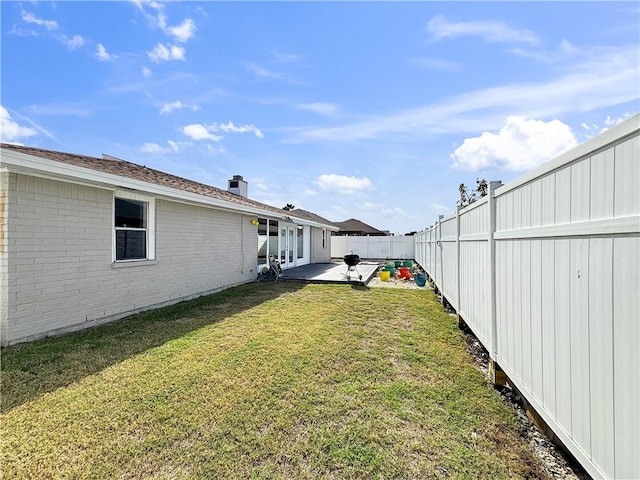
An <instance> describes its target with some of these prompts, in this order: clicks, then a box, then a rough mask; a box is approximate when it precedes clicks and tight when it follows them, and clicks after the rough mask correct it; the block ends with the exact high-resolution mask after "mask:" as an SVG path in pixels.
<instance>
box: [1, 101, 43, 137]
mask: <svg viewBox="0 0 640 480" xmlns="http://www.w3.org/2000/svg"><path fill="white" fill-rule="evenodd" d="M37 134H38V132H37V131H36V130H35V129H34V128H31V127H24V126H22V125H18V123H17V122H15V121H14V120H12V119H11V115H10V114H9V112H8V111H7V109H6V108H4V107H3V106H1V105H0V140H2V141H3V142H8V143H15V142H16V141H18V140H22V139H23V138H29V137H33V136H35V135H37Z"/></svg>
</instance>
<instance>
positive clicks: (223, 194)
mask: <svg viewBox="0 0 640 480" xmlns="http://www.w3.org/2000/svg"><path fill="white" fill-rule="evenodd" d="M0 147H1V148H2V149H6V150H13V151H15V152H20V153H23V154H26V155H33V156H36V157H40V158H44V159H47V160H52V161H55V162H61V163H66V164H69V165H75V166H78V167H84V168H88V169H91V170H95V171H98V172H104V173H110V174H112V175H118V176H121V177H125V178H130V179H134V180H140V181H143V182H147V183H151V184H155V185H162V186H165V187H171V188H176V189H179V190H183V191H185V192H191V193H195V194H198V195H204V196H207V197H212V198H216V199H218V200H224V201H227V202H231V203H235V204H239V205H244V206H247V207H253V208H259V209H262V210H267V211H270V212H273V213H274V214H277V215H278V216H286V215H291V216H292V215H293V214H292V212H287V211H286V210H283V209H281V208H277V207H272V206H270V205H267V204H264V203H261V202H258V201H256V200H252V199H250V198H247V197H242V196H240V195H236V194H234V193H231V192H228V191H226V190H223V189H221V188H217V187H213V186H211V185H206V184H204V183H200V182H195V181H193V180H188V179H186V178H182V177H178V176H176V175H171V174H169V173H164V172H161V171H159V170H154V169H153V168H149V167H145V166H144V165H138V164H136V163H132V162H127V161H125V160H120V159H116V158H113V157H109V158H97V157H90V156H86V155H78V154H74V153H64V152H57V151H54V150H45V149H41V148H33V147H25V146H22V145H13V144H8V143H0ZM329 223H330V222H329Z"/></svg>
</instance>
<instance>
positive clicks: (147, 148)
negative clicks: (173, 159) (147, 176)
mask: <svg viewBox="0 0 640 480" xmlns="http://www.w3.org/2000/svg"><path fill="white" fill-rule="evenodd" d="M140 150H141V151H143V152H145V153H164V152H165V149H164V148H163V147H162V146H160V145H159V144H157V143H145V144H144V145H142V148H140Z"/></svg>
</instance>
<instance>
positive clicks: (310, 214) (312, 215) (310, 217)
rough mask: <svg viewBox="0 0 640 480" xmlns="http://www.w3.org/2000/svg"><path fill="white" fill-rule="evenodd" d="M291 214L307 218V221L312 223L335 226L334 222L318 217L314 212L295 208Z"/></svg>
mask: <svg viewBox="0 0 640 480" xmlns="http://www.w3.org/2000/svg"><path fill="white" fill-rule="evenodd" d="M290 213H291V215H295V216H296V217H298V218H305V219H307V220H311V221H312V222H317V223H325V224H327V225H335V223H334V222H332V221H330V220H327V219H326V218H324V217H321V216H320V215H316V214H315V213H313V212H309V211H307V210H303V209H301V208H295V209H293V210H291V211H290Z"/></svg>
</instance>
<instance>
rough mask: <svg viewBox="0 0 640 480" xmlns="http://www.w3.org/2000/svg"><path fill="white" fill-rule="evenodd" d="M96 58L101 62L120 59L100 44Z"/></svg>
mask: <svg viewBox="0 0 640 480" xmlns="http://www.w3.org/2000/svg"><path fill="white" fill-rule="evenodd" d="M96 58H97V59H98V60H100V61H101V62H111V61H113V60H115V59H116V58H118V57H117V56H116V55H113V54H111V53H109V52H107V49H106V48H104V45H102V44H101V43H99V44H98V46H97V47H96Z"/></svg>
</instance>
